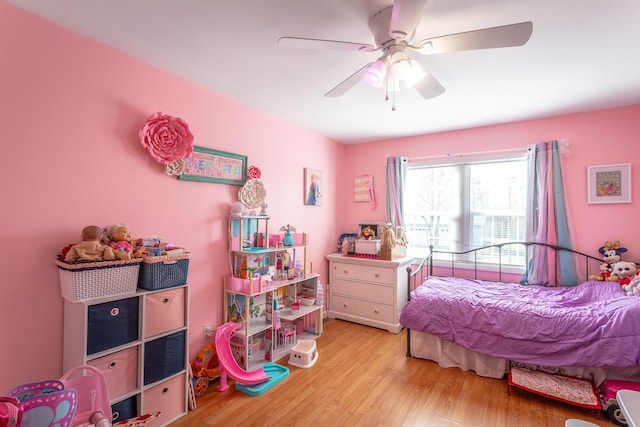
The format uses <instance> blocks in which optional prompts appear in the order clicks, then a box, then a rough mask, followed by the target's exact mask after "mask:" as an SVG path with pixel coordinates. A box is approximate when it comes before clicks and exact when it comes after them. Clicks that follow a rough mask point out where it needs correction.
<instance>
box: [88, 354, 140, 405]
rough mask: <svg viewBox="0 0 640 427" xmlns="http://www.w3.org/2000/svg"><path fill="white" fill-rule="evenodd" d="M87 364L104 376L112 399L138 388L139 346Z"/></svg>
mask: <svg viewBox="0 0 640 427" xmlns="http://www.w3.org/2000/svg"><path fill="white" fill-rule="evenodd" d="M87 364H88V365H91V366H93V367H95V368H98V369H99V370H100V371H101V372H102V373H103V374H104V376H105V378H106V380H107V388H108V389H109V397H110V398H111V399H115V398H117V397H119V396H122V395H124V394H126V393H129V392H131V391H134V390H135V389H136V388H137V387H138V346H136V347H131V348H128V349H126V350H121V351H118V352H116V353H112V354H109V355H108V356H103V357H99V358H98V359H94V360H91V361H89V362H88V363H87Z"/></svg>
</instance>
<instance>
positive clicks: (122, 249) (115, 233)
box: [103, 224, 144, 259]
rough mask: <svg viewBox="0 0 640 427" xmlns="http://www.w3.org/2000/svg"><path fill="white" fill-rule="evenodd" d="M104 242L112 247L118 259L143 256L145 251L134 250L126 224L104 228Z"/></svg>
mask: <svg viewBox="0 0 640 427" xmlns="http://www.w3.org/2000/svg"><path fill="white" fill-rule="evenodd" d="M104 231H105V233H104V237H103V241H104V242H105V244H108V245H109V246H111V248H112V249H113V251H114V252H115V254H116V258H118V259H132V258H139V257H141V256H142V254H143V252H144V250H143V249H134V247H133V245H132V244H131V233H130V232H129V226H128V225H126V224H114V225H108V226H106V227H105V228H104Z"/></svg>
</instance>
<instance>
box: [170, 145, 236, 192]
mask: <svg viewBox="0 0 640 427" xmlns="http://www.w3.org/2000/svg"><path fill="white" fill-rule="evenodd" d="M178 179H182V180H187V181H200V182H216V183H219V184H231V185H243V184H244V183H245V182H246V181H247V156H243V155H240V154H234V153H228V152H226V151H220V150H212V149H211V148H205V147H199V146H197V145H194V146H193V154H192V155H191V156H190V157H188V158H186V159H185V160H184V173H182V174H181V175H178Z"/></svg>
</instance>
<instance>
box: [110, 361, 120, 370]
mask: <svg viewBox="0 0 640 427" xmlns="http://www.w3.org/2000/svg"><path fill="white" fill-rule="evenodd" d="M117 364H118V362H116V361H115V360H114V361H113V362H111V363H109V369H114V368H115V367H116V365H117Z"/></svg>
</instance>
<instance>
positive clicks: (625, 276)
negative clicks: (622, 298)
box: [613, 261, 637, 291]
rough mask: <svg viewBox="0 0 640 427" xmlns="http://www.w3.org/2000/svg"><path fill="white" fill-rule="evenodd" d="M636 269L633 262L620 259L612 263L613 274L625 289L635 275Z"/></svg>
mask: <svg viewBox="0 0 640 427" xmlns="http://www.w3.org/2000/svg"><path fill="white" fill-rule="evenodd" d="M636 271H637V269H636V263H635V262H627V261H620V262H616V263H615V264H614V265H613V274H615V275H616V276H617V277H618V283H620V286H622V289H624V290H625V291H627V289H626V287H628V286H629V284H630V283H631V279H633V278H634V276H635V275H636Z"/></svg>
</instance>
